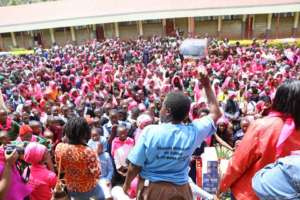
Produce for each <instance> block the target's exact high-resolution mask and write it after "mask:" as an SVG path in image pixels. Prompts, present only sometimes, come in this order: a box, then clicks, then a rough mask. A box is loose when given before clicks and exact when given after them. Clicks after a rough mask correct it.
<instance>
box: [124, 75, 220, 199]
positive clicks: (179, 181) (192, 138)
mask: <svg viewBox="0 0 300 200" xmlns="http://www.w3.org/2000/svg"><path fill="white" fill-rule="evenodd" d="M200 81H201V83H202V85H203V87H204V89H205V92H206V96H207V101H208V104H209V108H210V114H209V115H208V116H207V117H204V118H202V119H199V120H195V121H193V122H192V123H190V124H183V121H184V120H185V119H186V117H187V116H188V113H189V110H190V104H191V102H190V100H189V98H188V97H186V96H184V94H183V93H180V92H173V93H169V94H168V95H167V96H166V98H165V100H164V103H163V106H162V109H161V111H160V118H161V121H162V122H163V123H162V124H160V125H150V126H148V127H146V128H145V129H144V130H143V133H142V134H141V136H140V139H139V141H138V143H137V144H136V146H135V147H134V148H133V150H132V151H131V152H130V154H129V156H128V160H129V162H130V165H129V168H128V173H127V177H126V181H125V183H124V185H123V190H124V191H125V192H127V191H128V189H129V187H130V183H131V181H132V180H133V179H134V178H135V177H136V176H137V175H138V174H139V177H140V183H139V186H138V197H137V199H140V198H143V199H144V200H152V199H156V200H168V199H172V198H178V199H185V200H190V199H192V198H193V197H192V193H191V189H190V187H189V184H188V181H189V177H188V168H189V163H190V159H191V155H192V153H193V152H194V150H195V149H196V148H197V147H198V146H200V145H201V143H202V142H203V140H204V139H205V138H206V137H208V136H210V135H212V134H214V133H215V131H216V128H215V122H216V121H217V120H218V119H219V118H220V117H221V112H220V109H219V105H218V102H217V100H216V97H215V95H214V92H213V91H212V88H211V85H210V81H209V78H208V76H207V75H206V74H205V73H200ZM143 182H145V183H143ZM148 182H149V183H150V184H149V187H147V186H148ZM144 186H146V188H145V187H144Z"/></svg>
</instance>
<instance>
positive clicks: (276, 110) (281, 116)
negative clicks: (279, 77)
mask: <svg viewBox="0 0 300 200" xmlns="http://www.w3.org/2000/svg"><path fill="white" fill-rule="evenodd" d="M299 100H300V81H287V82H286V83H284V84H282V85H281V86H280V87H279V88H278V90H277V93H276V96H275V99H274V102H273V105H272V109H273V111H272V112H271V113H270V114H269V116H268V117H265V118H262V119H259V120H257V121H255V122H253V123H252V124H251V125H250V127H249V129H248V130H247V132H246V133H245V136H244V138H243V139H242V141H241V142H240V143H239V145H238V148H237V149H236V151H235V153H234V155H233V157H232V158H231V162H230V163H229V166H228V168H227V171H226V173H225V175H224V176H223V178H222V180H221V183H220V191H221V192H225V191H226V190H227V189H229V188H230V189H231V191H232V192H233V194H234V197H235V198H236V199H237V200H243V199H249V200H250V199H251V200H256V199H258V197H257V196H256V194H255V192H254V191H253V189H252V186H251V183H252V177H253V176H254V175H255V173H256V172H257V171H259V170H260V169H262V168H263V167H265V166H266V165H267V164H270V163H272V162H274V161H275V160H276V159H278V158H281V157H284V156H287V155H290V153H291V152H292V151H295V150H298V149H299V146H300V117H299V109H300V107H299V104H298V102H299Z"/></svg>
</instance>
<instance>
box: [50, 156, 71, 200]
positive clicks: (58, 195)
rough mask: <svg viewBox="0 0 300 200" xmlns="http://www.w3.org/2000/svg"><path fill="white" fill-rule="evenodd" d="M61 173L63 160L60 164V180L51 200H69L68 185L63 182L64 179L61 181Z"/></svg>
mask: <svg viewBox="0 0 300 200" xmlns="http://www.w3.org/2000/svg"><path fill="white" fill-rule="evenodd" d="M60 172H61V158H60V159H59V162H58V172H57V174H58V180H57V182H56V185H55V187H54V190H53V192H52V198H51V200H69V199H70V198H69V196H68V194H67V190H66V185H65V184H64V182H63V179H60V178H59V177H60Z"/></svg>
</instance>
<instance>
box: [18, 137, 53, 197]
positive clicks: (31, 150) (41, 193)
mask: <svg viewBox="0 0 300 200" xmlns="http://www.w3.org/2000/svg"><path fill="white" fill-rule="evenodd" d="M24 160H25V161H26V162H28V163H30V164H31V166H30V176H29V181H28V184H29V185H30V186H31V188H32V193H31V194H30V199H31V200H45V199H51V196H52V193H51V190H52V189H53V188H54V186H55V184H56V181H57V178H56V174H55V173H54V172H53V171H51V170H49V169H48V168H47V167H46V165H45V164H44V163H48V166H49V164H50V163H51V166H52V161H51V156H50V154H49V152H48V150H47V148H46V147H45V146H44V145H42V144H39V143H37V142H31V143H29V144H28V145H27V146H26V148H25V152H24Z"/></svg>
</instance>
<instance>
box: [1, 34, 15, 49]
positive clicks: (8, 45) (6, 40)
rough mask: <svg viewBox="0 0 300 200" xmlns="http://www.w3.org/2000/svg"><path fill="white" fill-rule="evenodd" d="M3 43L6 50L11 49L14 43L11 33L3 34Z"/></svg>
mask: <svg viewBox="0 0 300 200" xmlns="http://www.w3.org/2000/svg"><path fill="white" fill-rule="evenodd" d="M7 35H8V34H7ZM2 43H3V49H4V50H10V49H11V48H12V47H13V43H12V40H11V37H10V35H9V36H2Z"/></svg>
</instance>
